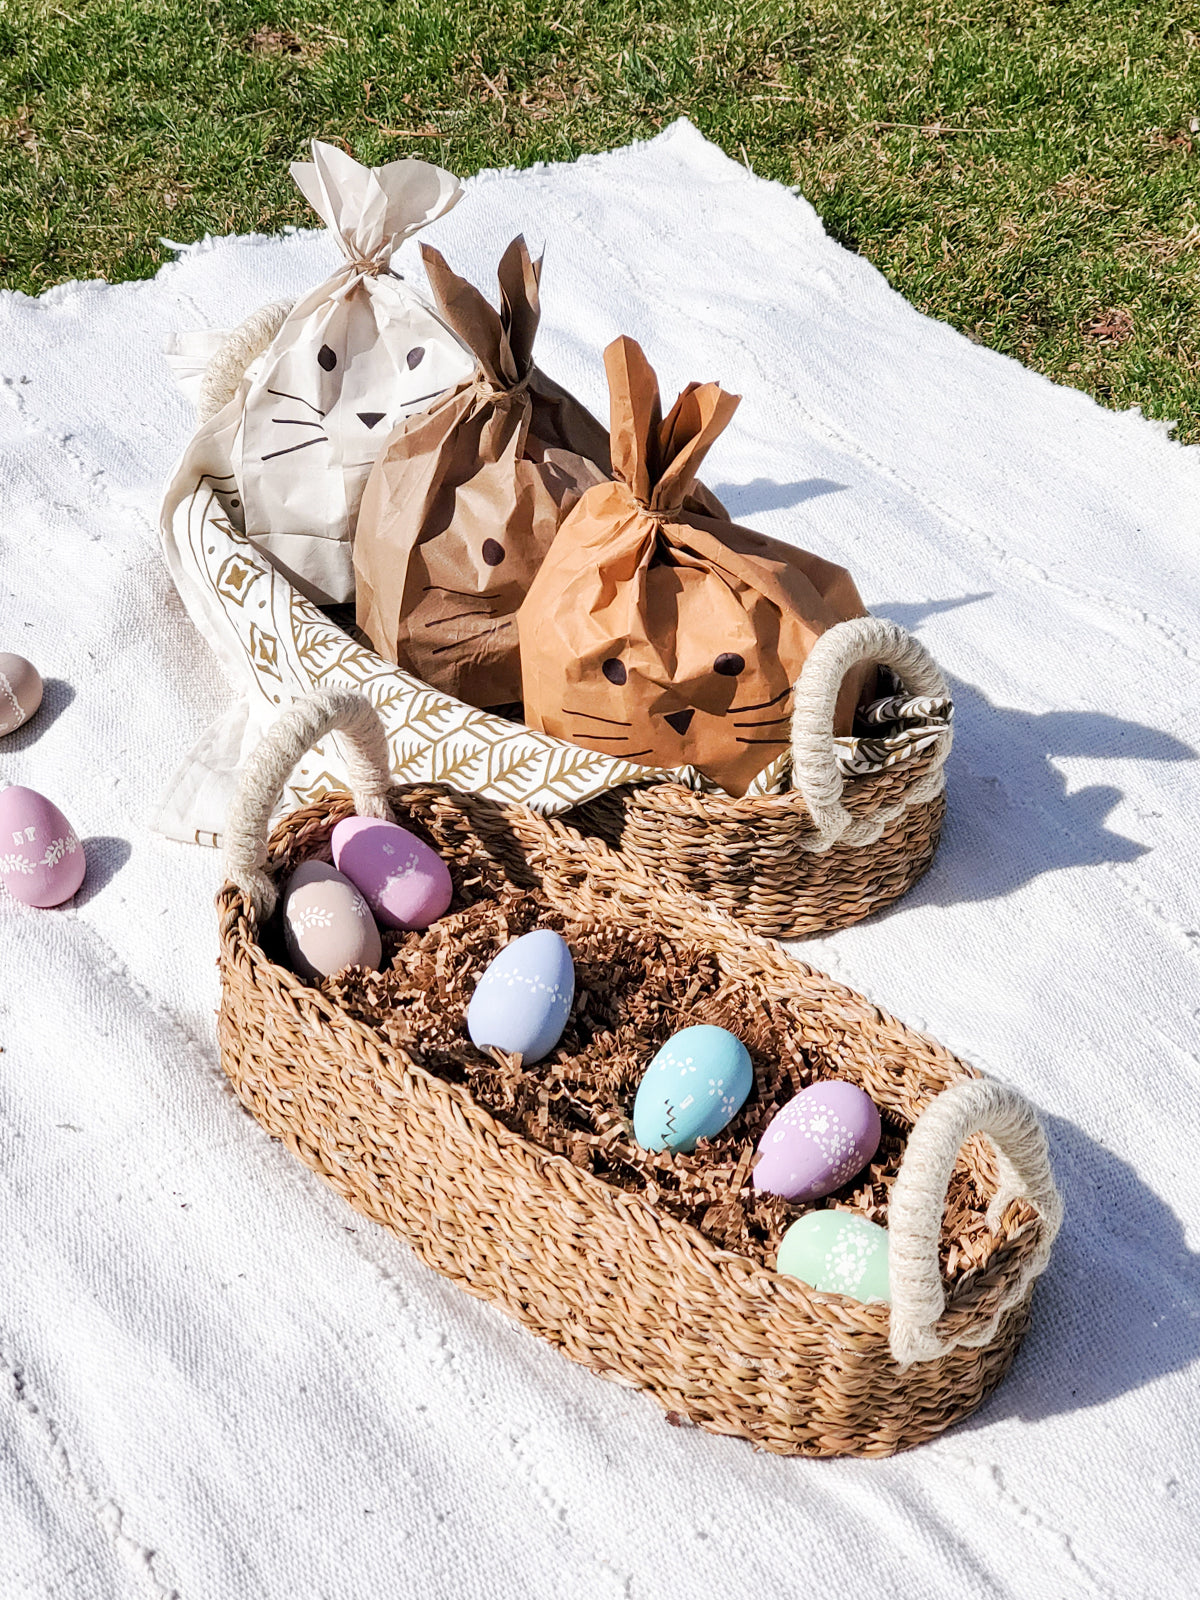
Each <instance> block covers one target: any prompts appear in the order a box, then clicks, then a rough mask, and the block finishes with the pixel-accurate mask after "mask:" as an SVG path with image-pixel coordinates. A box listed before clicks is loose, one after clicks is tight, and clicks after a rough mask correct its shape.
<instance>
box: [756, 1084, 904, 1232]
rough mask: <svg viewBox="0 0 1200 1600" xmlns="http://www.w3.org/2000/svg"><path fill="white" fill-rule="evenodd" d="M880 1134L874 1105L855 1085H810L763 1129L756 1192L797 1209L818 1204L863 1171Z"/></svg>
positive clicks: (873, 1151) (759, 1144) (757, 1166)
mask: <svg viewBox="0 0 1200 1600" xmlns="http://www.w3.org/2000/svg"><path fill="white" fill-rule="evenodd" d="M881 1132H882V1129H881V1128H880V1125H879V1112H878V1111H877V1110H876V1108H875V1102H874V1101H873V1100H872V1099H871V1097H870V1095H868V1094H864V1093H863V1091H862V1090H861V1089H860V1088H859V1087H858V1085H857V1084H854V1083H846V1082H845V1081H844V1080H842V1079H840V1078H836V1079H831V1080H829V1081H828V1082H826V1083H814V1084H811V1085H810V1086H809V1087H808V1088H807V1089H802V1090H801V1092H800V1093H799V1094H798V1095H796V1097H795V1098H794V1099H792V1100H789V1101H788V1103H787V1105H785V1106H784V1107H783V1108H782V1109H781V1110H779V1111H777V1112H776V1113H775V1115H774V1116H773V1117H772V1118H771V1120H770V1122H769V1123H768V1124H767V1131H766V1132H765V1133H764V1134H763V1136H762V1138H761V1139H760V1140H759V1142H758V1150H759V1160H758V1163H757V1165H756V1166H755V1168H754V1187H755V1188H756V1189H761V1190H762V1191H763V1192H764V1193H765V1194H781V1195H782V1196H783V1198H784V1199H785V1200H793V1201H795V1202H796V1203H797V1204H798V1205H803V1204H805V1203H806V1202H807V1201H809V1200H820V1199H822V1198H823V1196H825V1195H827V1194H832V1193H833V1191H834V1190H835V1189H840V1188H841V1187H842V1185H843V1184H844V1183H848V1182H849V1181H850V1179H851V1178H853V1177H854V1176H855V1174H856V1173H859V1172H861V1171H862V1169H863V1168H864V1167H865V1166H866V1164H867V1162H868V1161H870V1159H871V1157H872V1156H873V1155H874V1154H875V1152H876V1150H878V1149H879V1138H880V1134H881Z"/></svg>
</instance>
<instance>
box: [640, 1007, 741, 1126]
mask: <svg viewBox="0 0 1200 1600" xmlns="http://www.w3.org/2000/svg"><path fill="white" fill-rule="evenodd" d="M753 1084H754V1069H753V1068H752V1067H751V1065H750V1056H749V1054H748V1053H747V1050H746V1046H745V1045H744V1044H743V1043H742V1041H741V1040H740V1039H738V1038H735V1036H734V1035H733V1034H732V1033H729V1032H728V1031H727V1030H726V1029H724V1028H714V1027H711V1026H709V1025H708V1024H707V1023H701V1024H700V1025H699V1026H697V1027H695V1028H684V1029H683V1030H682V1032H680V1033H677V1034H675V1035H674V1036H673V1037H672V1038H670V1039H668V1040H667V1042H666V1044H665V1045H663V1047H662V1049H661V1050H660V1051H659V1052H658V1054H657V1055H656V1056H655V1058H654V1060H653V1061H652V1062H651V1063H650V1065H649V1066H648V1067H647V1068H646V1075H645V1077H644V1078H643V1079H642V1081H641V1083H640V1084H639V1086H638V1092H637V1099H636V1100H635V1101H634V1105H633V1132H634V1136H635V1138H636V1139H637V1142H638V1143H639V1144H640V1145H641V1147H642V1149H643V1150H673V1151H678V1152H679V1153H681V1154H683V1155H687V1154H689V1153H690V1152H691V1151H692V1150H694V1149H695V1148H696V1145H697V1144H698V1143H699V1141H700V1140H701V1139H712V1138H715V1137H716V1135H717V1134H718V1133H720V1131H721V1129H722V1128H724V1127H727V1126H728V1125H729V1123H730V1122H732V1121H733V1119H734V1117H736V1116H737V1114H738V1112H739V1111H740V1110H741V1109H742V1106H743V1105H744V1104H745V1101H746V1096H747V1095H748V1094H749V1093H750V1090H751V1088H752V1086H753Z"/></svg>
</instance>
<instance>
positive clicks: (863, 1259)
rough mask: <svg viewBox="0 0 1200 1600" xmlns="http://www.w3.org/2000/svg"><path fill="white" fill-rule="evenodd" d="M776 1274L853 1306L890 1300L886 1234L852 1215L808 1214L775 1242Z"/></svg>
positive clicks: (851, 1213)
mask: <svg viewBox="0 0 1200 1600" xmlns="http://www.w3.org/2000/svg"><path fill="white" fill-rule="evenodd" d="M775 1271H776V1272H782V1273H783V1274H784V1275H785V1276H786V1277H789V1278H799V1279H800V1281H801V1282H802V1283H807V1284H808V1285H809V1287H810V1288H812V1289H823V1290H825V1292H826V1293H827V1294H845V1295H849V1296H850V1298H851V1299H852V1300H862V1301H864V1302H865V1301H869V1300H883V1301H886V1302H887V1303H888V1304H889V1305H890V1304H891V1299H892V1288H891V1277H890V1274H889V1271H888V1232H887V1229H886V1228H881V1227H880V1226H879V1224H878V1223H876V1222H869V1221H868V1220H867V1218H866V1217H860V1216H858V1215H857V1214H856V1213H855V1212H853V1211H836V1210H829V1211H810V1212H808V1213H807V1214H806V1215H805V1216H803V1217H800V1218H798V1219H797V1220H796V1221H795V1222H793V1223H792V1225H791V1227H790V1228H789V1229H788V1231H787V1232H786V1233H785V1234H784V1236H783V1238H782V1239H781V1240H780V1241H779V1254H778V1255H777V1256H776V1258H775Z"/></svg>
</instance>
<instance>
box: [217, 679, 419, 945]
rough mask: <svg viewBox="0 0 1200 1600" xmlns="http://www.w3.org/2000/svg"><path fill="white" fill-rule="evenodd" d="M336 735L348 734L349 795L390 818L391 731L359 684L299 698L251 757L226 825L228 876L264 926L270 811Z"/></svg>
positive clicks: (268, 905)
mask: <svg viewBox="0 0 1200 1600" xmlns="http://www.w3.org/2000/svg"><path fill="white" fill-rule="evenodd" d="M330 733H342V734H344V735H345V737H346V742H347V744H348V746H349V753H348V760H347V763H346V765H347V769H348V772H349V779H350V792H351V794H352V795H353V796H354V809H355V810H356V811H357V813H358V815H359V816H360V817H382V818H383V819H384V820H385V821H390V820H391V816H392V809H391V806H390V804H389V802H388V791H389V790H390V788H391V786H392V774H391V767H390V763H389V757H388V743H387V735H386V733H385V732H384V729H383V723H382V722H381V721H380V720H379V713H378V711H376V709H375V707H374V706H373V705H372V704H371V702H370V701H369V700H368V699H367V697H366V696H365V695H362V694H359V693H358V692H357V691H356V690H354V689H318V690H316V691H314V692H313V693H312V694H308V695H304V696H303V697H302V698H300V699H297V700H296V701H295V702H294V703H293V704H292V705H291V706H290V707H289V708H288V710H286V711H284V712H283V713H282V714H281V715H280V716H279V717H278V718H277V719H276V721H275V722H274V723H273V724H272V726H271V728H270V729H269V730H268V731H267V733H266V734H265V735H264V737H263V739H262V742H261V743H260V744H259V746H258V748H257V749H256V750H255V751H254V754H253V755H252V756H251V757H250V759H249V760H248V761H247V762H246V765H245V767H244V768H243V770H242V775H241V777H240V778H239V779H238V786H237V790H236V792H235V794H234V797H233V801H232V803H231V804H230V807H229V817H228V819H227V821H226V825H225V876H226V878H227V879H228V880H229V882H231V883H235V884H236V885H237V886H238V888H239V889H240V890H241V891H242V893H243V894H244V895H245V896H246V898H247V900H249V902H250V904H251V906H252V907H253V908H254V912H255V915H256V916H257V918H258V920H259V922H260V923H262V922H265V921H266V920H267V918H268V917H269V916H270V915H271V913H272V912H273V911H274V909H275V902H276V899H277V898H278V896H277V892H276V889H275V885H274V883H273V882H272V880H271V878H270V877H269V876H268V875H267V873H266V872H264V870H263V868H264V866H265V865H266V860H267V830H268V828H269V826H270V822H271V813H272V812H273V811H274V810H275V807H276V806H277V805H278V804H279V797H280V796H281V795H282V793H283V788H284V784H286V782H287V780H288V777H289V775H290V773H291V772H292V770H293V768H294V767H295V766H296V765H297V764H298V763H299V762H300V761H301V760H302V759H303V758H304V756H305V755H307V753H308V752H309V750H311V749H312V747H313V745H315V744H319V743H320V742H321V740H322V739H324V738H325V737H326V735H328V734H330Z"/></svg>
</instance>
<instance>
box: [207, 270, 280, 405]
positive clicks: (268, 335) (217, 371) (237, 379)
mask: <svg viewBox="0 0 1200 1600" xmlns="http://www.w3.org/2000/svg"><path fill="white" fill-rule="evenodd" d="M291 309H292V301H290V300H279V301H276V302H275V303H274V304H273V305H269V306H260V308H259V309H258V310H257V311H255V312H253V313H252V314H251V315H250V316H248V317H247V318H246V320H245V322H243V323H242V324H241V326H240V327H237V328H235V329H234V330H233V332H232V333H231V334H230V335H229V337H228V339H226V341H225V343H224V344H223V345H222V346H221V348H220V349H219V350H218V351H217V353H216V354H215V355H214V356H212V357H211V358H210V360H209V363H208V366H207V367H206V368H205V369H204V376H203V378H201V380H200V400H199V403H198V405H197V407H196V412H197V416H198V419H199V421H200V422H207V421H208V419H209V418H210V417H215V416H216V414H217V412H218V411H220V409H221V407H222V406H224V405H228V403H229V401H230V400H232V399H233V397H234V395H235V394H236V393H237V386H238V384H239V383H241V381H242V379H243V378H244V377H245V375H246V368H247V367H248V366H249V365H250V363H251V362H252V361H253V360H254V358H255V356H259V355H261V354H262V352H263V351H264V350H265V349H266V348H267V346H268V345H269V344H270V342H271V340H272V339H273V338H274V337H275V335H276V334H277V333H278V332H279V330H280V328H282V327H283V324H284V322H285V320H286V318H287V316H288V313H289V312H290V311H291Z"/></svg>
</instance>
